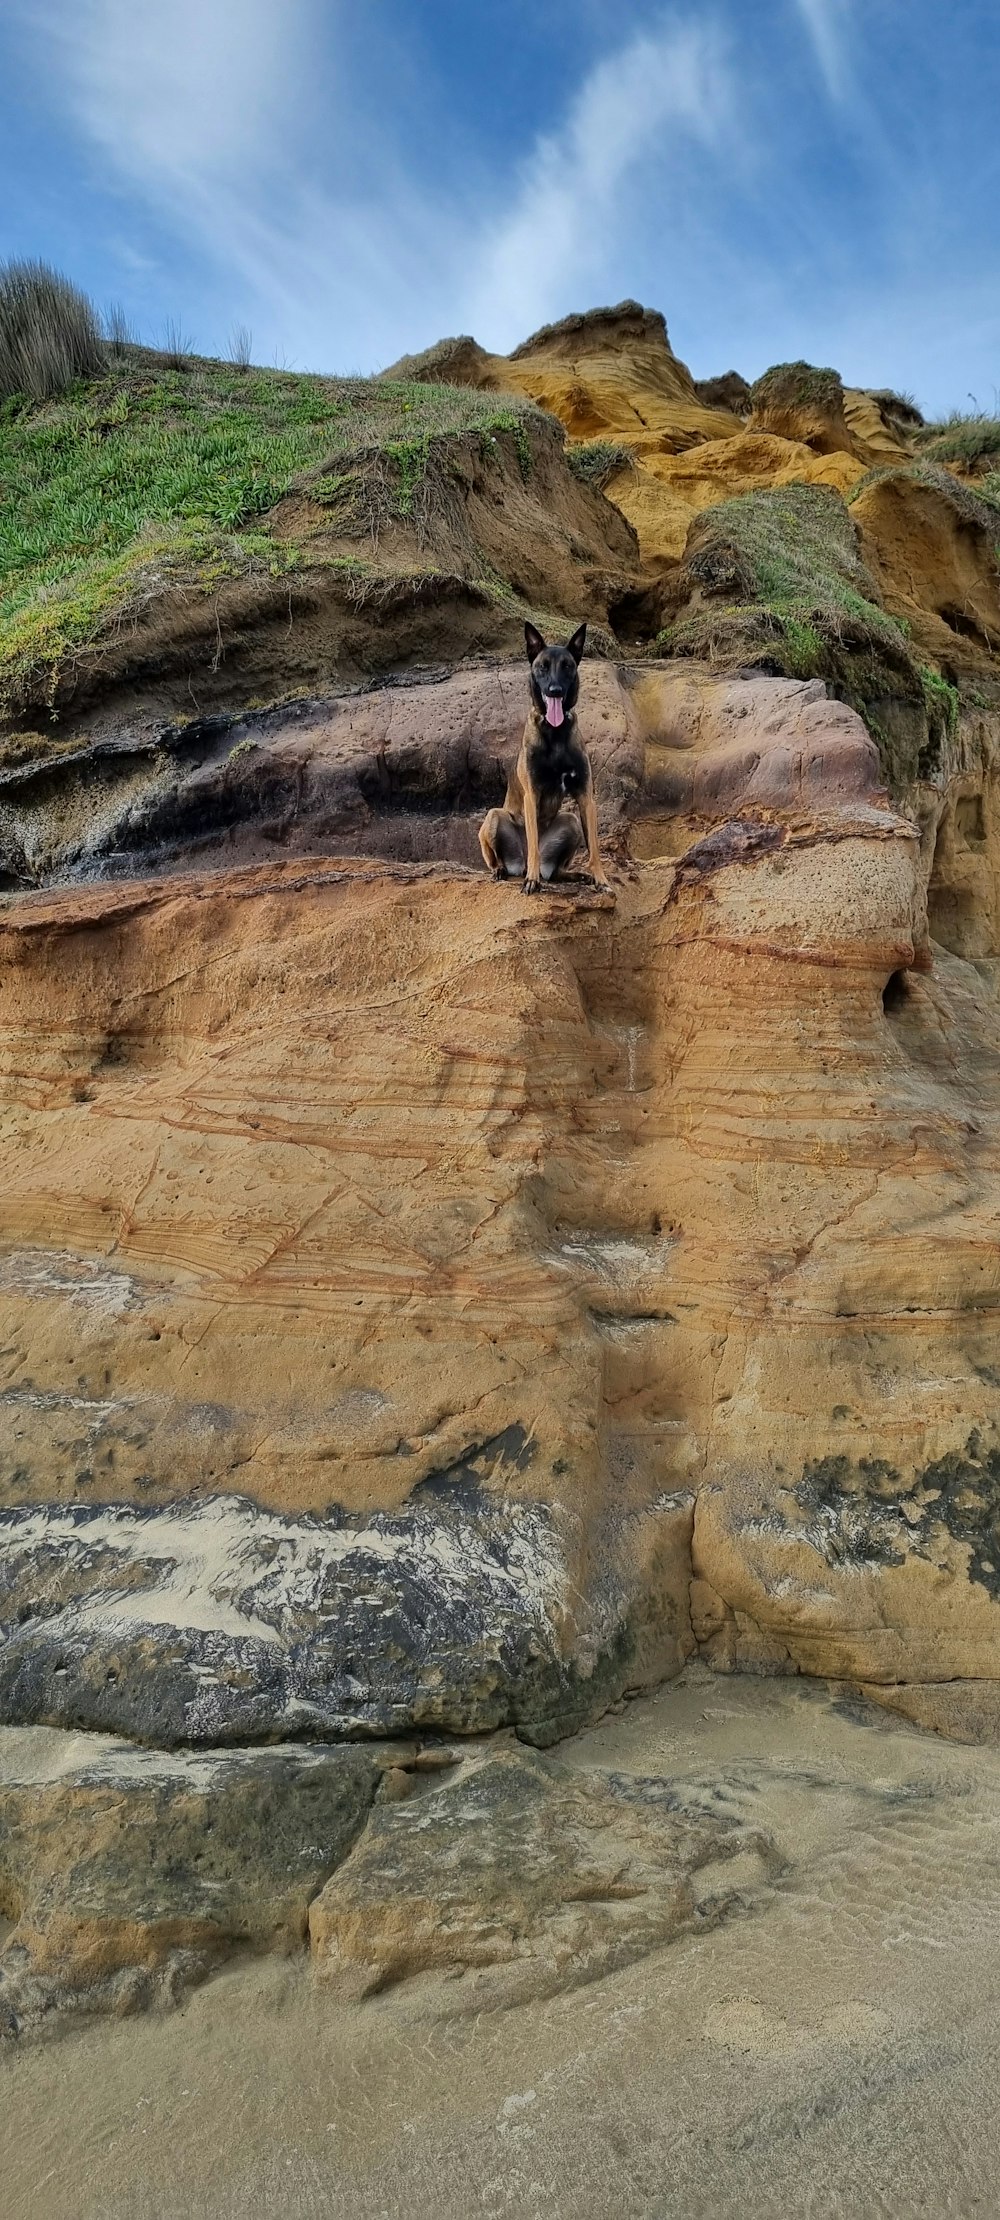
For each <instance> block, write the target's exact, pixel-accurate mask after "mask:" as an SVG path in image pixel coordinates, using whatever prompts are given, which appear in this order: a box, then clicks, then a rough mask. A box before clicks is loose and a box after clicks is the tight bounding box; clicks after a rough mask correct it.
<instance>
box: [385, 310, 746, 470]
mask: <svg viewBox="0 0 1000 2220" xmlns="http://www.w3.org/2000/svg"><path fill="white" fill-rule="evenodd" d="M385 375H386V377H409V378H421V377H422V378H432V379H439V378H445V379H447V380H448V382H449V383H452V384H455V385H475V386H485V387H487V388H492V389H495V390H497V391H500V392H504V391H507V392H516V393H526V394H527V395H528V396H529V397H530V399H531V400H533V401H537V402H538V403H539V405H540V407H542V408H544V409H548V410H549V411H550V413H551V414H552V415H553V416H557V417H558V418H559V419H560V421H561V422H562V423H563V424H564V425H565V426H566V430H567V431H568V433H569V435H570V437H571V439H594V438H600V437H604V436H605V435H607V434H609V433H610V434H612V435H614V436H617V437H624V438H626V439H627V440H628V441H629V444H630V445H631V444H633V443H635V445H636V446H637V448H639V449H640V450H643V449H646V448H649V449H650V450H663V451H669V450H674V451H679V450H680V449H682V448H684V447H690V446H691V445H692V443H693V442H694V441H697V440H704V439H721V438H725V436H726V434H727V433H728V432H736V431H738V430H739V429H740V419H739V417H738V416H736V415H734V414H733V413H732V411H731V410H730V409H729V408H728V407H726V406H725V405H721V406H719V405H710V404H706V402H705V401H703V400H701V399H700V398H699V396H698V393H697V391H696V389H695V384H694V380H693V378H692V376H691V373H690V371H689V369H688V368H687V365H686V363H683V362H681V361H679V359H678V357H677V356H676V355H675V354H674V351H673V348H672V347H671V345H670V341H669V339H668V337H667V327H666V324H665V322H664V319H663V317H662V316H661V315H660V313H659V310H658V309H652V308H642V307H641V306H640V304H639V302H638V301H619V303H618V305H617V307H615V308H595V309H589V310H588V311H587V312H586V313H585V314H583V315H579V316H565V317H563V319H562V321H561V322H560V323H558V324H546V325H545V326H543V328H542V330H541V331H537V332H534V333H533V334H532V336H531V338H530V339H525V340H524V341H523V342H522V344H521V345H520V346H519V347H515V348H514V351H513V353H512V354H510V355H489V354H486V353H485V352H484V350H483V349H482V348H481V347H478V346H477V345H476V343H475V341H474V340H470V339H445V340H440V341H439V342H438V345H437V346H436V347H431V348H430V349H428V351H427V353H426V354H423V355H407V356H405V357H404V358H403V360H402V361H401V362H397V363H395V364H394V365H393V367H392V369H391V370H387V371H386V372H385Z"/></svg>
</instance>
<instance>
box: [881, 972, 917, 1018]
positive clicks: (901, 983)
mask: <svg viewBox="0 0 1000 2220" xmlns="http://www.w3.org/2000/svg"><path fill="white" fill-rule="evenodd" d="M909 993H910V989H909V986H908V984H907V978H906V973H905V971H894V972H893V973H892V975H891V977H890V978H888V979H887V980H886V983H885V986H884V987H883V989H882V1008H883V1010H884V1011H885V1014H886V1016H887V1017H891V1016H892V1014H893V1012H894V1011H895V1010H901V1009H902V1007H903V1004H904V1002H906V1001H908V999H909Z"/></svg>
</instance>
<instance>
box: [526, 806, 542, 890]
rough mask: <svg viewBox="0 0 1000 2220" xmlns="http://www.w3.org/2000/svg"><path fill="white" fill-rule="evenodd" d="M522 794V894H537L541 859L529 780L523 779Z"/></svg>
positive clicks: (536, 818)
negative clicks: (524, 863)
mask: <svg viewBox="0 0 1000 2220" xmlns="http://www.w3.org/2000/svg"><path fill="white" fill-rule="evenodd" d="M523 792H524V838H525V844H526V846H527V850H528V861H527V866H526V869H525V874H524V892H525V894H537V893H538V890H539V887H540V886H541V883H542V859H541V857H540V855H539V853H538V798H537V796H536V794H535V789H534V787H533V786H532V784H531V780H530V779H525V781H524V789H523Z"/></svg>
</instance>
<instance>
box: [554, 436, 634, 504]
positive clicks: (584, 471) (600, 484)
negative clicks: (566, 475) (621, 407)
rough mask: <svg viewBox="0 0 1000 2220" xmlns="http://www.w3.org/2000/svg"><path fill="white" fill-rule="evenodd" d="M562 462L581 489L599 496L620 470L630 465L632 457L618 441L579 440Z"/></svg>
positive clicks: (568, 449) (632, 461)
mask: <svg viewBox="0 0 1000 2220" xmlns="http://www.w3.org/2000/svg"><path fill="white" fill-rule="evenodd" d="M566 460H567V462H568V464H569V467H570V469H571V470H572V471H573V473H574V475H575V476H576V477H577V478H579V479H581V480H582V482H583V484H584V485H585V486H590V487H591V489H592V490H593V492H594V493H603V491H604V488H605V486H606V485H608V484H609V482H610V480H611V479H612V478H614V477H616V476H617V474H618V472H619V471H620V470H627V469H629V467H630V466H631V465H633V464H634V462H635V456H634V455H633V453H632V449H631V447H626V446H625V444H624V441H623V440H620V439H581V440H578V441H576V442H575V443H574V444H572V445H570V446H569V447H567V449H566Z"/></svg>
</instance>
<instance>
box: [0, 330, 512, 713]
mask: <svg viewBox="0 0 1000 2220" xmlns="http://www.w3.org/2000/svg"><path fill="white" fill-rule="evenodd" d="M537 416H538V412H537V411H536V410H535V409H534V408H533V406H532V404H531V403H530V402H524V403H523V404H522V403H520V402H519V401H518V400H517V399H515V398H513V397H511V396H507V395H504V396H503V397H502V399H501V397H499V396H497V395H495V394H488V393H481V392H477V391H475V390H472V389H470V388H463V387H449V386H436V385H428V384H426V383H423V382H421V381H416V380H384V379H379V380H376V379H361V378H354V379H345V378H339V379H335V378H313V377H304V376H302V377H300V376H295V375H291V374H288V373H284V372H278V371H263V370H244V369H242V368H241V367H239V366H236V365H232V364H222V363H214V362H212V363H209V362H200V363H196V364H192V366H191V367H190V368H189V369H187V370H177V369H172V368H170V367H169V366H167V365H166V364H165V363H164V361H163V359H162V358H159V357H155V356H152V355H150V354H148V353H147V352H146V351H145V350H140V349H132V350H129V351H128V353H127V354H126V355H125V356H124V358H123V359H121V360H119V361H116V362H115V363H114V364H113V366H112V367H111V369H110V370H109V373H108V375H107V376H106V377H102V378H100V379H98V380H95V381H94V382H93V383H91V384H87V385H82V386H78V387H76V388H75V389H74V390H73V391H72V392H71V393H70V394H69V395H68V396H67V397H66V398H64V399H61V400H57V401H52V402H49V403H47V404H45V405H43V406H40V407H33V406H30V405H29V404H27V403H26V402H23V401H17V400H13V401H8V402H7V403H6V404H4V405H3V407H2V408H0V714H4V713H6V714H7V715H10V714H12V713H13V712H15V711H16V709H17V707H18V706H19V705H23V703H24V702H25V701H26V700H27V699H43V698H46V690H48V692H49V694H51V691H52V690H53V689H54V687H55V686H56V684H57V683H58V675H59V671H60V669H61V668H62V666H63V665H64V663H65V662H66V660H67V659H68V658H71V657H72V656H74V655H77V654H79V653H80V652H81V651H82V650H84V649H85V648H86V646H87V645H88V643H93V642H94V641H95V640H97V639H99V638H101V637H106V636H108V632H109V628H111V627H113V625H114V623H115V621H116V619H117V618H119V617H126V616H130V615H131V614H132V613H133V611H134V610H135V609H136V608H139V607H142V606H143V605H144V604H145V603H148V602H150V601H152V600H153V599H154V598H155V596H156V595H157V594H158V593H159V592H161V591H162V590H163V589H164V587H165V586H167V585H169V584H170V583H171V582H174V583H180V582H183V583H184V584H185V585H186V586H187V587H188V588H189V589H190V590H193V591H203V592H205V593H213V592H214V591H216V590H217V588H218V586H219V584H220V582H222V581H223V580H225V579H232V578H239V577H249V576H252V575H254V574H257V575H262V576H267V575H269V574H270V575H272V576H281V575H283V574H285V573H286V572H288V571H289V570H291V569H294V568H296V567H297V566H298V565H299V564H300V563H302V562H303V561H304V560H308V559H310V558H309V556H308V550H307V549H306V548H305V547H303V546H302V545H300V544H297V543H296V542H294V541H290V540H288V539H287V538H282V537H279V536H272V534H271V533H270V531H269V530H268V529H267V527H266V525H263V524H262V520H263V519H265V518H266V515H267V512H268V511H269V510H270V509H272V508H273V507H274V505H275V503H276V502H277V501H278V500H280V498H281V496H282V495H283V494H285V493H286V492H288V491H289V490H290V489H292V488H295V487H297V486H302V485H305V486H306V488H307V490H308V491H309V492H310V494H311V495H313V496H314V497H315V498H316V499H317V501H318V502H319V503H320V504H321V505H322V504H325V505H326V506H327V507H328V508H331V509H333V510H334V511H335V512H336V517H335V524H336V529H337V530H338V531H339V532H340V533H341V534H342V535H344V536H346V537H348V538H350V537H351V536H352V535H354V536H356V537H358V538H359V539H364V538H366V537H367V538H368V539H369V541H371V539H373V538H376V539H377V534H378V529H379V525H380V523H381V522H383V521H384V520H385V519H386V518H388V517H389V516H391V515H396V516H399V517H403V518H405V517H407V516H411V515H412V514H413V512H414V509H415V506H416V504H417V502H418V499H419V496H420V493H421V488H422V487H423V486H425V485H426V483H427V479H428V474H429V471H430V469H431V464H432V457H433V454H434V450H435V446H436V443H437V442H439V441H441V440H446V439H448V438H449V437H451V436H453V435H456V434H468V433H474V434H476V435H477V436H478V437H479V438H480V440H482V441H487V442H488V441H489V440H491V439H496V438H497V437H498V435H499V434H501V433H509V434H510V435H511V437H512V439H513V441H514V445H515V449H516V452H517V454H518V457H519V460H520V462H521V467H522V469H527V468H529V467H530V463H531V444H530V438H529V424H530V421H531V420H532V419H533V418H537ZM332 521H334V520H332ZM369 553H370V547H369Z"/></svg>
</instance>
